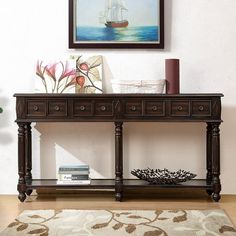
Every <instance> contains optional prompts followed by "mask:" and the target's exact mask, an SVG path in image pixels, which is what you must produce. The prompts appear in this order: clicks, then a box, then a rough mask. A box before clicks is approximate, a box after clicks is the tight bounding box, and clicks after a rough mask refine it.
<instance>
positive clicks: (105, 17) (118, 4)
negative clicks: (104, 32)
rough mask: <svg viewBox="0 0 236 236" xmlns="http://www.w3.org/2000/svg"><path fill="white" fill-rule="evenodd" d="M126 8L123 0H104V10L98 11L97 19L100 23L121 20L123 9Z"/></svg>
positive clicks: (125, 9)
mask: <svg viewBox="0 0 236 236" xmlns="http://www.w3.org/2000/svg"><path fill="white" fill-rule="evenodd" d="M127 10H128V9H127V7H126V5H125V1H124V0H106V1H105V10H104V12H101V13H100V16H99V21H100V23H104V22H119V21H123V20H124V19H123V11H127Z"/></svg>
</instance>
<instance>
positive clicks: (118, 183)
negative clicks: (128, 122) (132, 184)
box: [115, 122, 123, 201]
mask: <svg viewBox="0 0 236 236" xmlns="http://www.w3.org/2000/svg"><path fill="white" fill-rule="evenodd" d="M122 125H123V122H115V172H116V173H115V174H116V176H115V198H116V201H121V200H122V197H123V188H122V187H123V186H122V185H123V137H122Z"/></svg>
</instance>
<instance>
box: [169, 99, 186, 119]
mask: <svg viewBox="0 0 236 236" xmlns="http://www.w3.org/2000/svg"><path fill="white" fill-rule="evenodd" d="M171 116H190V101H172V102H171Z"/></svg>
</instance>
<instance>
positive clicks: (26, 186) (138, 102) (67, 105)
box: [14, 94, 223, 202]
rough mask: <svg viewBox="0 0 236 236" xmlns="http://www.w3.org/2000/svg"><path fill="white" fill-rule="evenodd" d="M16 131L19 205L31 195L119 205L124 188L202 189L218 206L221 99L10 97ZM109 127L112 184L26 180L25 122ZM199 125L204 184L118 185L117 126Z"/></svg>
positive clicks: (120, 148)
mask: <svg viewBox="0 0 236 236" xmlns="http://www.w3.org/2000/svg"><path fill="white" fill-rule="evenodd" d="M14 96H15V97H16V113H17V119H16V122H17V124H18V126H19V129H18V174H19V181H18V186H17V189H18V192H19V199H20V201H22V202H23V201H24V200H25V199H26V195H30V194H31V192H32V190H33V189H39V188H54V189H66V188H70V189H72V188H76V189H79V188H83V189H115V198H116V200H118V201H121V200H122V196H123V191H124V190H125V189H128V188H136V189H137V188H150V187H151V188H153V187H155V188H203V189H206V191H207V193H208V194H209V195H211V196H212V198H213V200H214V201H219V200H220V191H221V183H220V178H219V176H220V130H219V126H220V124H221V122H222V120H221V97H222V96H223V95H222V94H178V95H165V94H161V95H160V94H159V95H157V94H92V95H90V94H82V95H81V94H15V95H14ZM89 121H91V122H114V128H115V179H94V180H92V181H91V184H90V185H74V184H73V185H58V184H57V181H56V180H46V179H39V180H35V179H32V174H31V170H32V155H31V148H32V147H31V122H89ZM134 121H135V122H137V121H138V122H205V123H206V124H207V129H206V149H207V150H206V169H207V174H206V179H194V180H191V181H187V182H184V183H181V184H176V185H150V184H148V183H146V182H145V181H141V180H138V179H137V180H135V179H123V137H122V125H123V122H134Z"/></svg>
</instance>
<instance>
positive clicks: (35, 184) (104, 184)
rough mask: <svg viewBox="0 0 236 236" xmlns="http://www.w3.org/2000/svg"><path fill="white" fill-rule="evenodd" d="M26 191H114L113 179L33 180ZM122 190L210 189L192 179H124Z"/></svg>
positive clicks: (205, 184)
mask: <svg viewBox="0 0 236 236" xmlns="http://www.w3.org/2000/svg"><path fill="white" fill-rule="evenodd" d="M26 187H27V189H39V188H54V189H114V188H115V180H114V179H92V180H91V184H89V185H77V184H57V180H56V179H33V180H32V181H28V182H27V183H26ZM123 188H124V189H132V188H135V189H137V188H203V189H212V184H208V183H207V182H206V180H205V179H193V180H189V181H186V182H183V183H180V184H165V185H154V184H149V183H148V182H146V181H143V180H139V179H124V180H123Z"/></svg>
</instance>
